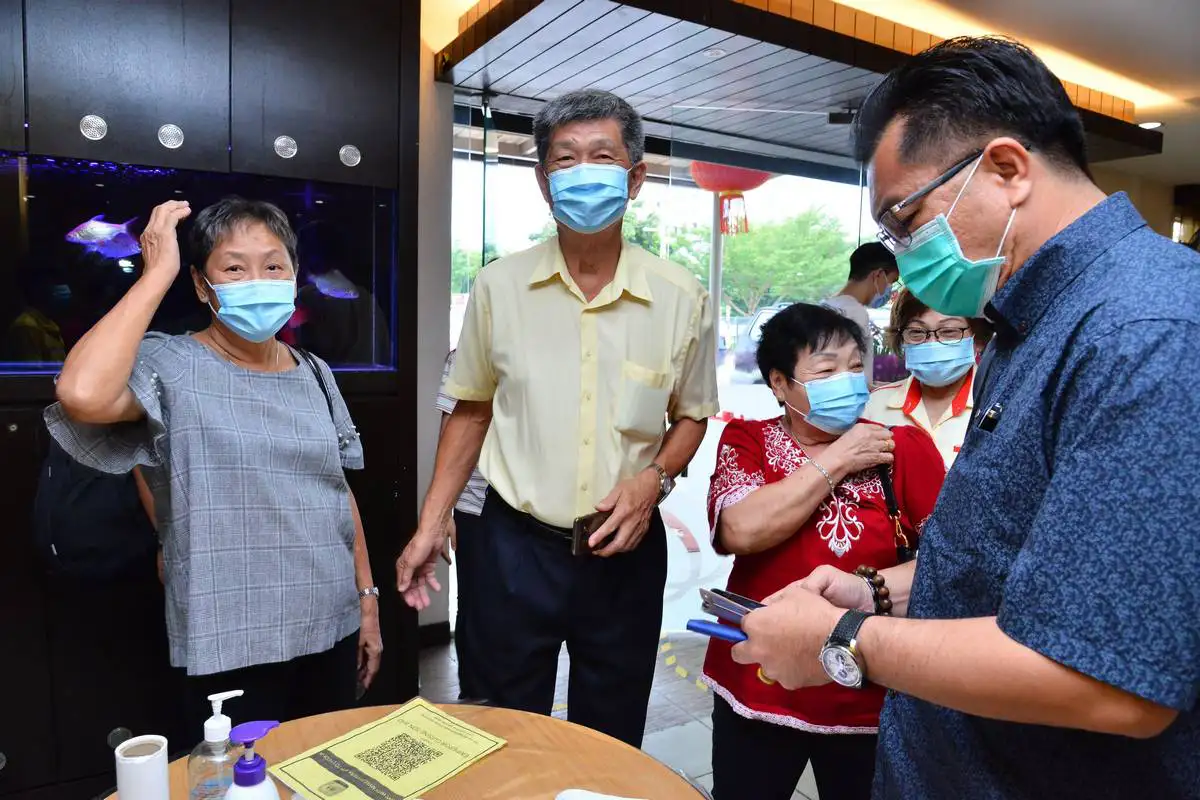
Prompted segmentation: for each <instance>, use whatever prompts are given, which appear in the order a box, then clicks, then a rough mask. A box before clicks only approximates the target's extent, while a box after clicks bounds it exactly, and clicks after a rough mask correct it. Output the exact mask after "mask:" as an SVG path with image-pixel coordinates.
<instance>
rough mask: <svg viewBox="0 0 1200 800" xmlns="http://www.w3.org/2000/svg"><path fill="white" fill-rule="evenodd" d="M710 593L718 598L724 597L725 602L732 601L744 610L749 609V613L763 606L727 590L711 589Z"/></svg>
mask: <svg viewBox="0 0 1200 800" xmlns="http://www.w3.org/2000/svg"><path fill="white" fill-rule="evenodd" d="M712 593H713V594H715V595H718V596H720V597H724V598H725V599H726V600H732V601H733V602H735V603H737V604H738V605H740V606H744V607H745V608H747V609H749V610H750V611H753V610H754V609H756V608H762V607H763V604H762V603H760V602H758V601H757V600H751V599H750V598H749V597H743V596H742V595H740V594H736V593H734V592H731V591H729V590H727V589H713V590H712Z"/></svg>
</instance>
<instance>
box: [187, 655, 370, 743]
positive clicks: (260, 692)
mask: <svg viewBox="0 0 1200 800" xmlns="http://www.w3.org/2000/svg"><path fill="white" fill-rule="evenodd" d="M357 688H358V634H357V633H353V634H351V635H350V636H347V637H346V638H345V639H342V640H341V641H340V642H338V643H337V644H335V645H334V646H333V647H332V648H330V649H329V650H326V651H325V652H323V653H314V654H312V655H308V656H300V657H299V658H293V659H292V660H291V661H284V662H281V663H277V664H257V665H255V666H253V667H245V668H243V669H234V670H230V671H228V672H218V673H216V674H215V675H189V676H188V677H187V678H186V679H185V681H184V709H185V712H186V714H187V726H188V732H189V733H191V734H193V735H194V737H195V739H196V741H199V740H200V739H201V738H203V732H204V721H205V720H206V719H208V718H209V717H210V716H212V705H211V704H210V703H209V702H208V696H209V695H210V694H216V693H217V692H225V691H229V690H230V689H241V690H242V691H244V692H245V693H246V694H244V695H243V696H242V697H238V698H234V699H233V700H228V701H226V703H225V706H224V708H223V711H222V713H224V714H226V715H228V716H229V717H231V718H232V719H233V722H234V724H235V725H237V724H240V723H242V722H250V721H252V720H260V719H263V720H279V721H280V722H285V721H287V720H290V719H299V718H300V717H311V716H312V715H314V714H324V713H326V712H329V711H341V710H342V709H346V708H352V707H353V706H354V705H355V703H356V702H357V701H356V699H355V692H356V691H357Z"/></svg>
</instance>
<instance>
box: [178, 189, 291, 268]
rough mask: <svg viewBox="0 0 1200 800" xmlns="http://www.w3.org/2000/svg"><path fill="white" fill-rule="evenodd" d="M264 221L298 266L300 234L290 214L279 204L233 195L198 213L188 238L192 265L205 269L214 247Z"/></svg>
mask: <svg viewBox="0 0 1200 800" xmlns="http://www.w3.org/2000/svg"><path fill="white" fill-rule="evenodd" d="M256 222H259V223H262V224H263V225H265V226H267V230H269V231H270V232H271V233H273V234H274V235H275V236H276V237H277V238H278V239H279V241H281V242H283V246H284V247H285V248H287V254H288V258H290V259H291V261H292V268H293V269H295V268H296V267H297V266H298V262H297V259H296V234H295V232H293V231H292V226H291V223H289V222H288V218H287V214H284V213H283V211H281V210H280V208H279V206H276V205H274V204H273V203H268V202H266V201H263V200H247V199H245V198H243V197H237V196H236V195H235V196H230V197H226V198H223V199H221V200H218V201H217V202H215V203H213V204H212V205H211V206H208V207H207V208H205V209H204V210H202V211H201V212H200V213H199V214H197V215H196V221H195V222H193V223H192V231H191V234H190V235H189V237H188V245H189V248H188V249H189V251H190V252H189V256H190V257H191V261H192V265H193V266H194V267H195V268H196V269H198V270H200V271H201V272H203V271H204V268H205V265H207V264H208V257H209V256H211V255H212V252H213V250H215V249H217V246H218V245H219V244H220V243H221V242H222V241H223V240H224V239H225V237H227V236H229V234H230V233H231V232H233V231H234V230H235V229H237V228H241V227H243V226H245V225H251V224H253V223H256Z"/></svg>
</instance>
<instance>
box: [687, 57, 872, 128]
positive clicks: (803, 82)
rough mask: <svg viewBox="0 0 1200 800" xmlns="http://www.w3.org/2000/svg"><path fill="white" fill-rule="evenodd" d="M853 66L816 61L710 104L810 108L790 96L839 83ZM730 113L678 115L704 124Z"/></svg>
mask: <svg viewBox="0 0 1200 800" xmlns="http://www.w3.org/2000/svg"><path fill="white" fill-rule="evenodd" d="M851 70H852V68H851V67H847V66H845V65H844V64H838V63H835V62H833V61H819V60H818V61H817V63H815V64H813V65H812V66H810V67H809V68H807V69H805V70H804V71H803V72H799V73H796V74H795V75H790V76H787V77H782V78H776V79H775V80H771V81H767V82H765V83H762V84H760V85H759V86H758V87H756V88H754V89H747V90H743V91H740V92H737V93H736V94H726V95H725V96H723V97H722V96H718V97H715V98H714V99H713V102H712V103H711V104H709V105H713V106H721V107H723V108H753V109H783V110H794V111H808V110H811V109H802V108H794V107H791V106H788V105H781V104H786V103H787V102H788V98H789V97H790V96H796V97H803V96H805V95H806V94H808V93H810V92H811V91H812V90H811V89H808V88H807V87H809V86H814V85H815V86H817V87H819V88H820V87H825V86H830V85H833V84H837V83H839V82H841V81H843V80H845V79H846V77H847V76H848V75H851V74H852V72H851ZM726 113H727V112H724V111H712V110H707V111H706V110H703V109H701V110H698V111H697V112H696V113H694V114H681V115H678V116H677V117H676V119H677V120H678V121H679V122H687V123H688V124H691V125H703V124H708V123H711V122H715V121H716V120H718V119H720V118H723V117H725V115H726Z"/></svg>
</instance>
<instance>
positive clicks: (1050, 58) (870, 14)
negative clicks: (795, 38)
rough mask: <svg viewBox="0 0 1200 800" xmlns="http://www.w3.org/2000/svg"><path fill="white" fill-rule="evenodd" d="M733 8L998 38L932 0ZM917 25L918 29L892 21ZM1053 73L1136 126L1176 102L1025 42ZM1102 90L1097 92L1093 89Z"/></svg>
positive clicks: (921, 35)
mask: <svg viewBox="0 0 1200 800" xmlns="http://www.w3.org/2000/svg"><path fill="white" fill-rule="evenodd" d="M734 2H737V3H742V4H743V5H748V6H752V7H754V8H758V9H762V10H763V11H769V12H772V13H775V14H779V15H781V16H785V17H791V18H792V19H797V20H800V21H801V22H806V23H808V24H810V25H816V26H817V27H819V28H826V29H828V30H831V31H836V32H838V33H842V34H845V35H847V36H853V37H855V38H857V39H862V40H864V41H868V42H873V43H874V44H877V45H880V46H882V47H886V48H888V49H890V50H896V51H898V52H901V53H909V54H914V53H919V52H921V51H922V50H924V49H926V48H928V47H930V46H932V45H934V44H936V43H938V42H940V41H943V40H944V39H945V38H948V37H951V36H980V35H983V34H987V33H997V31H996V30H995V29H994V28H990V27H989V26H987V25H985V24H983V23H982V22H979V21H978V20H975V19H972V18H971V17H968V16H965V15H963V14H961V13H959V12H956V11H954V10H952V9H949V8H947V7H946V6H944V5H942V4H941V3H938V2H935V1H934V0H841V2H833V0H734ZM499 4H500V0H479V2H477V3H476V4H475V5H473V6H471V7H470V8H469V9H468V10H467V11H466V13H464V14H462V15H461V16H460V17H459V19H458V32H459V33H460V34H461V33H463V32H464V31H466V30H467V29H468V28H470V27H471V26H472V25H474V24H475V23H476V22H478V21H479V20H480V19H481V18H483V17H484V16H485V15H486V14H487V13H488V12H489V11H491V10H492V9H493V8H495V7H496V6H497V5H499ZM900 16H903V17H904V18H906V19H918V20H920V22H921V28H920V29H917V28H912V27H909V26H907V25H904V24H902V23H900V22H896V21H895V19H894V18H895V17H900ZM1022 41H1024V42H1025V43H1026V44H1027V45H1029V46H1030V47H1031V48H1033V50H1034V51H1035V52H1037V54H1038V56H1040V57H1041V58H1042V60H1044V61H1045V62H1046V64H1047V66H1049V67H1050V69H1052V70H1054V74H1055V75H1057V76H1058V77H1059V79H1060V80H1062V82H1063V86H1064V87H1065V88H1066V90H1067V94H1068V95H1069V96H1070V98H1071V102H1073V103H1074V104H1075V105H1076V106H1078V107H1079V108H1085V109H1088V110H1091V111H1095V112H1096V113H1099V114H1104V115H1106V116H1109V117H1114V118H1116V119H1120V120H1124V121H1126V122H1135V121H1136V119H1137V117H1136V115H1135V110H1136V109H1137V108H1140V109H1142V111H1143V112H1147V111H1163V110H1170V109H1171V108H1172V107H1176V106H1178V105H1179V101H1178V100H1176V99H1175V98H1174V97H1171V96H1170V95H1168V94H1166V93H1164V92H1160V91H1158V90H1157V89H1154V88H1153V87H1150V86H1147V85H1145V84H1143V83H1139V82H1138V81H1135V80H1132V79H1131V78H1127V77H1125V76H1123V75H1119V74H1117V73H1115V72H1113V71H1111V70H1108V69H1105V68H1103V67H1100V66H1097V65H1096V64H1093V63H1091V62H1089V61H1085V60H1084V59H1082V58H1078V57H1077V56H1073V55H1071V54H1070V53H1067V52H1065V51H1063V50H1060V49H1058V48H1055V47H1051V46H1049V45H1045V44H1042V43H1040V42H1036V41H1030V40H1028V39H1023V40H1022ZM1101 86H1103V87H1105V88H1106V89H1108V91H1101V90H1100V89H1098V88H1096V87H1101Z"/></svg>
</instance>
